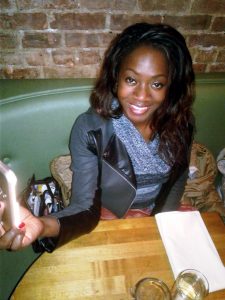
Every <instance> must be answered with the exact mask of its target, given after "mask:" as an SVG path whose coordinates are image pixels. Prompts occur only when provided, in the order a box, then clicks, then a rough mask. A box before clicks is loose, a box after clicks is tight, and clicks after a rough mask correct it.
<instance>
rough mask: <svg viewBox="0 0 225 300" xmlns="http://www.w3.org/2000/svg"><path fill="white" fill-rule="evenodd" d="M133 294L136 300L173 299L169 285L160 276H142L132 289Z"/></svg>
mask: <svg viewBox="0 0 225 300" xmlns="http://www.w3.org/2000/svg"><path fill="white" fill-rule="evenodd" d="M131 294H132V296H133V298H134V299H135V300H151V299H154V300H171V295H170V291H169V288H168V286H167V285H166V284H165V283H164V282H163V281H162V280H160V279H158V278H151V277H146V278H142V279H141V280H139V281H138V282H137V283H136V284H135V286H134V288H132V289H131Z"/></svg>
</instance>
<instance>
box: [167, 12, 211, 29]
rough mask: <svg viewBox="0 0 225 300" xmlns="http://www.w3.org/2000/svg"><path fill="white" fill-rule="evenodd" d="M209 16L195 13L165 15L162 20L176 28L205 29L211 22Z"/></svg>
mask: <svg viewBox="0 0 225 300" xmlns="http://www.w3.org/2000/svg"><path fill="white" fill-rule="evenodd" d="M211 19H212V17H211V16H208V15H195V16H193V15H192V16H167V15H166V16H165V18H164V20H163V22H164V23H168V24H170V25H172V26H174V27H175V28H177V29H178V30H183V29H184V30H205V29H208V28H209V26H210V24H211Z"/></svg>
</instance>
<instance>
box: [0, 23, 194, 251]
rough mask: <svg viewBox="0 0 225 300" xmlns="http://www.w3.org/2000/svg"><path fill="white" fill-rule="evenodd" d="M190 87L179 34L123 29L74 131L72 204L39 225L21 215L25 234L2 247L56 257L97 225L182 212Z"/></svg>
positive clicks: (0, 242) (145, 27)
mask: <svg viewBox="0 0 225 300" xmlns="http://www.w3.org/2000/svg"><path fill="white" fill-rule="evenodd" d="M193 88H194V72H193V68H192V60H191V56H190V53H189V51H188V49H187V46H186V43H185V40H184V38H183V36H182V35H181V34H180V33H179V32H177V31H176V30H175V29H174V28H172V27H170V26H168V25H163V24H155V25H152V24H147V23H138V24H134V25H132V26H129V27H128V28H126V29H125V30H124V31H123V32H122V33H121V34H119V35H118V36H117V37H116V38H115V39H114V40H113V41H112V42H111V44H110V46H109V48H108V50H107V51H106V53H105V58H104V61H103V64H102V68H101V72H100V75H99V77H98V79H97V82H96V84H95V87H94V89H93V91H92V94H91V97H90V103H91V108H90V109H89V110H88V111H87V112H86V113H84V114H82V115H80V116H79V117H78V119H77V120H76V121H75V124H74V126H73V128H72V132H71V139H70V150H71V156H72V165H71V168H72V171H73V181H72V196H71V204H70V205H69V206H68V207H67V208H65V209H64V210H63V211H61V212H59V213H57V214H55V215H51V216H49V217H41V218H37V217H34V216H33V215H31V213H30V212H29V211H27V210H26V209H25V208H21V214H22V220H23V222H22V223H21V224H20V226H19V227H20V228H19V229H15V228H13V229H11V230H10V231H8V232H6V233H4V234H2V237H1V238H0V248H1V249H11V250H17V249H20V248H22V247H25V246H27V245H29V244H31V243H33V242H34V241H36V240H37V239H38V238H39V242H38V245H39V250H40V251H43V250H46V251H49V252H51V251H52V250H54V249H55V247H56V246H60V245H62V244H64V243H66V242H67V241H69V240H71V239H73V238H75V237H78V236H80V235H82V234H85V233H88V232H90V231H91V230H92V229H94V228H95V226H96V225H97V224H98V221H99V219H100V218H102V219H110V218H116V217H119V218H126V217H137V216H139V215H141V216H143V215H145V216H149V215H154V214H155V213H157V212H162V211H170V210H177V209H178V208H179V202H180V199H181V197H182V194H183V191H184V186H185V183H186V180H187V175H188V165H189V154H190V148H191V142H192V139H193V120H192V119H193V118H192V114H191V108H192V103H193V99H194V92H193V90H194V89H193ZM1 210H3V207H2V208H1ZM43 237H44V238H43Z"/></svg>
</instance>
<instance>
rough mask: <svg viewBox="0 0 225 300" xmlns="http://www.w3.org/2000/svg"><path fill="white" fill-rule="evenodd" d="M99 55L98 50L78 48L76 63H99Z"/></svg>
mask: <svg viewBox="0 0 225 300" xmlns="http://www.w3.org/2000/svg"><path fill="white" fill-rule="evenodd" d="M100 63H101V55H100V53H99V51H98V50H92V49H89V50H80V51H78V55H77V56H76V64H77V65H78V64H79V65H84V66H85V65H95V64H98V65H100Z"/></svg>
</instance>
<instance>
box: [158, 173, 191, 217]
mask: <svg viewBox="0 0 225 300" xmlns="http://www.w3.org/2000/svg"><path fill="white" fill-rule="evenodd" d="M188 171H189V170H188V168H186V169H185V170H184V172H183V173H182V174H181V175H180V176H179V177H178V179H177V180H176V182H175V183H174V184H173V186H172V188H171V190H170V192H169V193H168V196H167V197H166V201H165V204H164V205H163V206H162V208H161V212H166V211H173V210H177V209H178V208H179V206H180V200H181V198H182V195H183V193H184V188H185V185H186V182H187V178H188Z"/></svg>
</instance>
